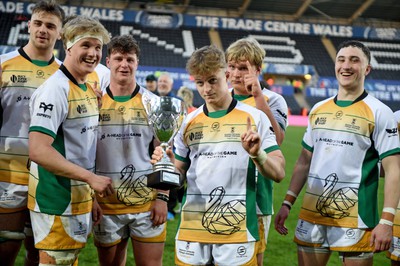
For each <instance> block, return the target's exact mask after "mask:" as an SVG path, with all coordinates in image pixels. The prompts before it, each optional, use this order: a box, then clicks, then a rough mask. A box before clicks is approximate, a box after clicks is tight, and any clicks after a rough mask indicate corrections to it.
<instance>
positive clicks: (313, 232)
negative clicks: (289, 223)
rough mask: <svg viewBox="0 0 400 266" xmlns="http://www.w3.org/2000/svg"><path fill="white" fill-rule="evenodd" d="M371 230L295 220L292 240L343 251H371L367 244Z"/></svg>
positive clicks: (305, 244) (306, 244) (311, 245)
mask: <svg viewBox="0 0 400 266" xmlns="http://www.w3.org/2000/svg"><path fill="white" fill-rule="evenodd" d="M371 232H372V231H371V230H369V229H358V228H346V227H335V226H326V225H319V224H313V223H309V222H306V221H304V220H301V219H299V221H298V222H297V227H296V232H295V239H294V241H295V242H296V243H297V244H299V245H302V246H310V247H324V248H328V249H329V250H335V251H343V252H372V251H373V249H374V247H370V246H369V239H370V236H371Z"/></svg>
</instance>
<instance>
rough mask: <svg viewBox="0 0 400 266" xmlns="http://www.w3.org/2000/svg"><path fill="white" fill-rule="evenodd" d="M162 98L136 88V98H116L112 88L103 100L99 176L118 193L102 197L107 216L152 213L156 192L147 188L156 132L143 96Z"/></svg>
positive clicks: (134, 95)
mask: <svg viewBox="0 0 400 266" xmlns="http://www.w3.org/2000/svg"><path fill="white" fill-rule="evenodd" d="M144 94H146V97H147V98H149V97H158V96H156V95H154V94H152V93H151V92H149V91H147V90H146V89H144V88H142V87H140V86H139V85H137V86H136V88H135V90H134V92H133V93H132V95H129V96H123V97H122V96H113V95H112V92H111V90H110V89H109V88H107V90H106V94H104V96H103V99H102V103H103V104H102V107H101V110H100V122H99V133H98V141H97V155H96V173H97V174H99V175H105V176H108V177H110V178H112V181H113V186H114V189H115V192H116V193H114V194H113V195H110V196H108V197H106V198H102V197H98V198H97V201H98V202H99V204H100V206H101V208H102V210H103V213H104V214H127V213H139V212H145V211H149V210H150V208H151V204H152V203H153V201H154V199H155V196H156V191H155V190H154V189H152V188H149V187H147V186H146V182H147V181H146V176H145V174H149V173H151V172H152V165H151V163H150V159H151V157H150V154H149V150H150V148H152V147H153V137H154V134H153V131H152V129H151V127H150V126H149V123H148V120H147V114H146V111H145V108H144V104H143V97H144Z"/></svg>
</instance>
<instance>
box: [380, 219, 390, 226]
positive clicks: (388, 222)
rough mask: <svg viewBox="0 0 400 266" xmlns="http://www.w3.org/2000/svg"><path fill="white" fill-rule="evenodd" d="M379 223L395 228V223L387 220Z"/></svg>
mask: <svg viewBox="0 0 400 266" xmlns="http://www.w3.org/2000/svg"><path fill="white" fill-rule="evenodd" d="M379 223H380V224H386V225H389V226H393V222H391V221H389V220H386V219H380V220H379Z"/></svg>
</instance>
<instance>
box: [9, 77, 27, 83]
mask: <svg viewBox="0 0 400 266" xmlns="http://www.w3.org/2000/svg"><path fill="white" fill-rule="evenodd" d="M10 80H11V82H13V83H27V82H28V78H27V77H26V76H25V75H12V76H11V77H10Z"/></svg>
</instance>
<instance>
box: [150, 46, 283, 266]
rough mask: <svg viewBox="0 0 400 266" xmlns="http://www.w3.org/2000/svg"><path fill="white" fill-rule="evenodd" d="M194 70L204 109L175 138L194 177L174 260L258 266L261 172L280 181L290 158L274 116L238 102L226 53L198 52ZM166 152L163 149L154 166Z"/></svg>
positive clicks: (178, 159) (183, 167)
mask: <svg viewBox="0 0 400 266" xmlns="http://www.w3.org/2000/svg"><path fill="white" fill-rule="evenodd" d="M187 70H188V72H189V74H190V75H192V76H193V78H194V82H195V84H196V88H197V90H198V92H199V94H200V95H201V96H202V97H203V98H204V100H205V105H203V106H201V107H200V108H198V109H197V110H195V111H193V112H192V113H190V114H189V115H188V116H187V118H186V119H185V120H184V122H183V124H182V126H181V128H180V130H179V132H178V134H177V136H176V137H175V139H174V147H175V166H176V168H177V169H178V170H179V171H180V172H181V173H182V174H183V175H184V176H186V178H187V189H186V192H185V196H184V200H183V203H182V212H181V220H180V223H179V228H178V232H177V236H176V246H175V256H176V257H175V262H176V264H177V265H208V264H210V263H214V264H215V265H255V264H256V263H257V259H256V252H255V241H256V240H258V239H259V236H258V222H257V213H256V200H255V196H256V195H255V193H256V191H255V186H256V184H255V182H256V177H255V175H256V169H257V170H258V171H259V172H260V173H262V174H263V176H265V177H267V178H270V179H272V180H274V181H276V182H280V181H281V180H282V179H283V178H284V176H285V170H284V167H285V159H284V157H283V155H282V153H281V151H280V150H279V146H278V145H277V143H276V139H275V136H274V134H273V132H272V131H271V130H270V127H271V123H270V122H269V120H268V118H267V116H266V115H265V114H264V113H262V112H261V111H259V110H257V109H255V108H253V107H251V106H249V105H247V104H243V103H240V102H238V101H237V100H235V99H233V98H232V95H231V93H230V92H229V90H228V83H227V74H226V61H225V56H224V53H223V51H221V50H220V49H218V48H216V47H214V46H205V47H203V48H201V49H198V50H196V51H195V52H194V53H193V54H192V56H191V57H190V59H189V61H188V63H187ZM169 151H170V150H169ZM160 154H161V152H160V149H158V148H157V149H156V151H155V154H154V155H153V161H152V162H153V163H155V162H156V161H157V160H159V159H160V157H161V155H160ZM171 157H172V156H171ZM238 251H239V252H238Z"/></svg>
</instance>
